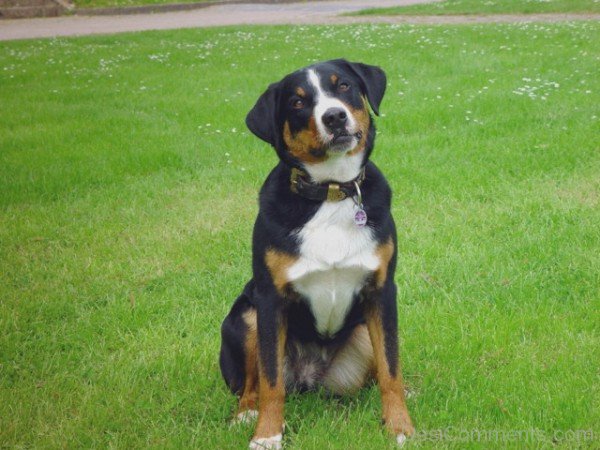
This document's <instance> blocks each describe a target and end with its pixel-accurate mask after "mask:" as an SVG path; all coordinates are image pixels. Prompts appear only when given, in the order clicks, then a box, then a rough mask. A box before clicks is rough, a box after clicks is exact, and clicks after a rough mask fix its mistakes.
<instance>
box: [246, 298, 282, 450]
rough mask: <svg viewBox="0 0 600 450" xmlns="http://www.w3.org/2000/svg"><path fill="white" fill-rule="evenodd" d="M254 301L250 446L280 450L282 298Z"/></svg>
mask: <svg viewBox="0 0 600 450" xmlns="http://www.w3.org/2000/svg"><path fill="white" fill-rule="evenodd" d="M257 303H258V308H257V312H258V354H259V360H258V369H259V381H258V423H257V425H256V432H255V433H254V437H253V438H252V441H251V442H250V448H251V449H269V450H275V449H281V441H282V437H283V406H284V401H285V385H284V381H283V357H284V352H285V340H286V332H287V326H286V325H287V324H286V320H285V317H284V315H283V306H282V299H281V298H279V296H277V295H276V294H270V295H266V296H262V297H261V299H260V301H259V302H257Z"/></svg>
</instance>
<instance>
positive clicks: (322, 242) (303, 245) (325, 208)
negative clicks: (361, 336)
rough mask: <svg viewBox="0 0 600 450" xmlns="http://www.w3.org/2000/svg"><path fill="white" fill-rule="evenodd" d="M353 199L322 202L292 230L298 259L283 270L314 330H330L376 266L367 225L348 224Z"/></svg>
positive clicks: (337, 324)
mask: <svg viewBox="0 0 600 450" xmlns="http://www.w3.org/2000/svg"><path fill="white" fill-rule="evenodd" d="M354 212H355V211H354V203H353V201H352V200H351V199H346V200H343V201H341V202H337V203H329V202H325V203H323V205H322V206H321V207H320V208H319V210H318V211H317V213H316V214H315V216H314V217H313V218H312V219H311V220H310V221H309V222H307V223H306V225H305V226H304V227H303V228H302V229H301V230H299V231H298V237H299V238H300V258H299V259H298V261H297V262H296V263H295V264H294V265H292V266H291V267H290V268H289V270H288V279H289V281H290V282H291V283H292V285H293V287H294V289H295V290H296V291H297V292H298V293H299V294H301V295H302V296H304V297H305V298H306V299H307V300H308V302H309V304H310V307H311V310H312V313H313V315H314V317H315V321H316V327H317V331H319V333H321V334H323V335H333V334H335V333H336V332H337V331H338V330H339V329H340V328H341V326H342V324H343V323H344V319H345V317H346V315H347V313H348V312H349V310H350V306H351V305H352V300H353V298H354V296H355V295H356V294H357V293H358V292H359V291H360V289H361V288H362V287H363V285H364V282H365V279H366V277H367V276H368V274H369V273H371V272H373V271H375V270H376V269H377V267H378V266H379V258H378V257H377V254H376V245H377V244H376V242H375V240H374V239H373V236H372V232H371V229H370V228H368V227H358V226H357V225H356V224H355V223H354Z"/></svg>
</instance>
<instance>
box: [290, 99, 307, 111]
mask: <svg viewBox="0 0 600 450" xmlns="http://www.w3.org/2000/svg"><path fill="white" fill-rule="evenodd" d="M292 108H294V109H302V108H304V101H302V100H300V99H299V98H297V99H294V100H292Z"/></svg>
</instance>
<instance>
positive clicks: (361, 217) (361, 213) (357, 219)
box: [354, 206, 367, 227]
mask: <svg viewBox="0 0 600 450" xmlns="http://www.w3.org/2000/svg"><path fill="white" fill-rule="evenodd" d="M354 223H355V224H356V226H358V227H364V226H365V225H366V224H367V213H366V212H365V210H364V209H362V207H360V206H359V207H358V210H357V211H356V212H355V213H354Z"/></svg>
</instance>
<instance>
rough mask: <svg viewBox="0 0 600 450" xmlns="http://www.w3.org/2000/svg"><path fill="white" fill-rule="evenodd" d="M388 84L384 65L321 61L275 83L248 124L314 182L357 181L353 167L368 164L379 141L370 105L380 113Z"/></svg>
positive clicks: (255, 109)
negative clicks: (374, 145)
mask: <svg viewBox="0 0 600 450" xmlns="http://www.w3.org/2000/svg"><path fill="white" fill-rule="evenodd" d="M385 86H386V77H385V73H384V72H383V70H381V69H380V68H379V67H375V66H370V65H366V64H361V63H351V62H348V61H346V60H343V59H336V60H332V61H326V62H322V63H318V64H315V65H312V66H309V67H306V68H304V69H300V70H298V71H296V72H294V73H291V74H289V75H287V76H286V77H285V78H283V79H282V80H281V81H279V82H277V83H273V84H271V85H270V86H269V88H268V89H267V90H266V92H265V93H263V94H262V95H261V96H260V98H259V99H258V101H257V102H256V105H254V107H253V108H252V110H251V111H250V112H249V113H248V116H247V117H246V124H247V125H248V128H249V129H250V131H252V132H253V133H254V134H255V135H256V136H258V137H259V138H261V139H262V140H264V141H266V142H268V143H269V144H271V145H272V146H273V147H274V148H275V149H276V150H277V153H278V155H279V157H280V158H281V160H282V161H284V162H285V163H287V164H288V165H290V166H292V167H299V168H302V169H304V170H306V171H307V172H308V173H309V174H310V175H311V176H312V177H313V178H314V179H316V180H319V181H321V180H324V179H336V178H340V177H341V178H347V177H350V178H353V176H355V175H353V172H354V171H353V169H352V168H354V167H358V170H360V167H361V166H362V165H364V163H365V162H366V160H367V158H368V157H369V154H370V152H371V149H372V146H373V140H374V138H375V127H374V125H373V121H372V118H371V115H370V114H369V110H368V106H367V102H368V103H369V104H370V105H371V109H372V110H373V112H374V113H375V114H378V113H379V105H380V103H381V99H382V98H383V94H384V92H385ZM344 168H346V169H344ZM351 175H352V176H351ZM338 181H347V180H338Z"/></svg>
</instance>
